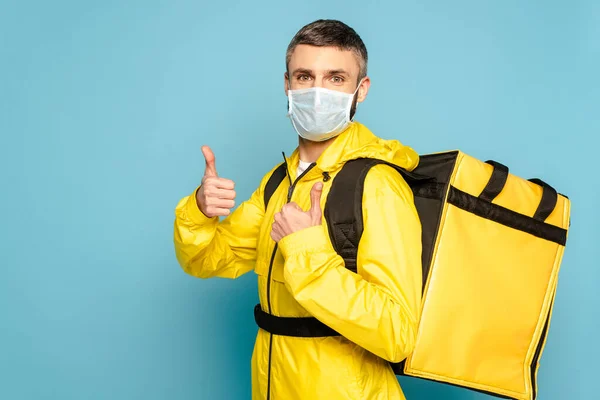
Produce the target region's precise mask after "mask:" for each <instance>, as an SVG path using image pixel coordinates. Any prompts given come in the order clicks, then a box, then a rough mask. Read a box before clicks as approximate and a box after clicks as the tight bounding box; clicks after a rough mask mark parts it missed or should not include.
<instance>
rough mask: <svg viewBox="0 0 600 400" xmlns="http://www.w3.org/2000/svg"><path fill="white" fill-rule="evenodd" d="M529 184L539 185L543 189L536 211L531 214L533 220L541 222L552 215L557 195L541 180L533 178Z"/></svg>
mask: <svg viewBox="0 0 600 400" xmlns="http://www.w3.org/2000/svg"><path fill="white" fill-rule="evenodd" d="M529 182H531V183H535V184H536V185H540V186H541V187H542V189H543V192H542V200H541V201H540V204H539V205H538V208H537V210H535V214H533V218H534V219H537V220H538V221H542V222H543V221H545V220H546V219H547V218H548V217H549V216H550V214H552V211H554V208H555V207H556V203H557V201H558V193H557V192H556V190H555V189H554V188H553V187H552V186H550V185H548V184H547V183H546V182H544V181H543V180H541V179H538V178H533V179H529Z"/></svg>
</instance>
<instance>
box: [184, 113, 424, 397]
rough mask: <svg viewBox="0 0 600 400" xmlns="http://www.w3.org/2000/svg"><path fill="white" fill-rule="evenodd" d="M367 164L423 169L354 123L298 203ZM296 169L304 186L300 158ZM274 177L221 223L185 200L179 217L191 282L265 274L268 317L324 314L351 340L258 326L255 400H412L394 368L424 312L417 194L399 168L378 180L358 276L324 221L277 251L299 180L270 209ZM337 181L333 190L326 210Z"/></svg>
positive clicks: (372, 187) (294, 158)
mask: <svg viewBox="0 0 600 400" xmlns="http://www.w3.org/2000/svg"><path fill="white" fill-rule="evenodd" d="M360 157H371V158H379V159H383V160H386V161H389V162H392V163H394V164H397V165H399V166H402V167H404V168H406V169H407V170H412V169H414V168H415V167H416V165H417V163H418V155H417V153H416V152H415V151H414V150H412V149H411V148H409V147H406V146H403V145H402V144H401V143H399V142H398V141H396V140H383V139H381V138H378V137H376V136H375V135H373V134H372V133H371V132H370V131H369V130H368V129H367V128H366V127H365V126H364V125H362V124H360V123H358V122H354V123H352V124H351V125H350V127H349V128H348V129H347V130H346V131H344V132H343V133H342V134H340V135H339V136H338V137H337V138H336V139H335V140H334V141H333V143H332V144H331V145H330V146H329V147H328V148H327V149H326V150H325V152H323V154H322V155H321V157H320V158H319V159H318V160H317V163H316V166H315V167H313V168H312V169H311V170H310V171H308V172H307V173H306V174H305V175H304V176H303V177H302V178H301V179H300V180H299V181H298V182H296V184H295V186H294V188H293V192H292V201H294V202H296V203H297V204H298V205H299V206H300V207H302V208H303V209H304V210H307V209H308V208H310V196H309V194H310V190H311V188H312V186H313V185H314V184H315V183H316V182H318V181H319V180H321V181H323V177H324V174H323V173H324V172H327V173H328V174H329V175H330V176H331V177H332V178H335V175H336V174H337V173H338V172H339V171H340V169H341V167H342V165H343V163H344V162H345V161H348V160H351V159H355V158H360ZM286 161H287V166H288V175H289V176H290V178H291V179H292V181H294V180H295V179H296V169H297V166H298V149H296V150H295V151H294V153H293V154H292V155H291V157H290V158H288V159H287V160H286ZM274 169H275V168H273V170H274ZM271 172H272V171H270V172H269V173H267V174H266V175H265V176H264V178H263V179H262V181H261V183H260V185H259V187H258V189H257V190H256V191H255V192H254V193H253V194H252V195H251V197H250V199H249V200H247V201H245V202H243V203H242V204H240V206H239V207H237V209H236V210H235V211H234V212H232V213H231V215H229V216H228V217H227V218H225V219H223V220H222V221H219V219H218V218H217V217H215V218H207V217H206V216H205V215H204V214H203V213H202V212H201V211H200V210H199V209H198V206H197V204H196V199H195V196H194V194H191V195H190V196H188V197H185V198H183V199H182V200H181V201H180V202H179V204H178V205H177V208H176V219H175V232H174V241H175V251H176V255H177V259H178V261H179V263H180V265H181V266H182V268H183V270H184V271H185V272H186V273H188V274H190V275H193V276H196V277H199V278H209V277H213V276H218V277H224V278H237V277H238V276H240V275H242V274H244V273H246V272H248V271H250V270H252V269H254V271H255V272H256V274H257V275H258V293H259V298H260V303H261V306H262V309H263V310H264V311H266V312H269V313H270V314H274V315H277V316H285V317H307V316H314V317H316V318H317V319H319V320H321V321H322V322H324V323H325V324H326V325H329V326H330V327H331V328H333V329H334V330H335V331H337V332H339V333H340V334H341V336H335V337H324V338H296V337H288V336H278V335H271V334H270V333H268V332H266V331H263V330H262V329H259V330H258V334H257V338H256V343H255V347H254V352H253V355H252V399H255V400H265V399H272V400H307V399H310V400H318V399H326V400H336V399H361V400H363V399H369V400H374V399H382V400H383V399H385V400H391V399H404V395H403V394H402V390H401V389H400V386H399V384H398V381H397V379H396V376H395V375H394V373H393V371H392V369H391V367H390V365H389V363H388V361H391V362H399V361H401V360H403V359H404V358H406V356H407V355H409V354H410V353H411V352H412V350H413V347H414V344H415V337H416V332H417V326H418V321H419V313H420V306H421V288H422V279H423V278H422V276H421V275H422V273H421V225H420V222H419V217H418V214H417V211H416V208H415V206H414V202H413V194H412V191H411V189H410V187H409V186H408V185H407V183H406V182H405V181H404V179H403V178H402V177H401V176H400V174H399V173H398V172H397V171H395V170H393V169H392V168H391V167H389V166H386V165H378V166H375V167H373V168H372V169H371V170H370V171H369V173H368V175H367V177H366V180H365V189H364V197H363V220H364V231H363V235H362V238H361V241H360V245H359V249H358V259H357V272H358V273H353V272H351V271H349V270H348V269H346V268H345V267H344V262H343V260H342V258H341V257H340V256H339V255H338V254H337V253H336V252H335V250H334V248H333V246H332V244H331V242H330V239H329V234H328V231H327V226H326V223H325V221H324V220H323V224H322V225H320V226H315V227H311V228H307V229H304V230H302V231H299V232H296V233H293V234H291V235H289V236H286V237H285V238H283V239H282V240H281V241H280V242H279V245H278V246H277V247H276V246H275V245H276V243H275V242H274V241H273V240H272V239H271V236H270V232H271V225H272V223H273V215H274V214H275V213H276V212H278V211H280V209H281V207H282V206H283V205H284V204H285V203H286V201H287V196H288V189H289V187H290V181H289V180H288V179H286V180H284V181H283V182H282V184H281V185H280V187H279V188H278V190H277V191H276V192H275V193H274V194H273V197H272V198H271V200H270V201H269V204H268V208H267V209H266V210H265V206H264V200H263V190H264V187H265V184H266V182H267V180H268V178H269V176H270V174H271ZM331 182H332V180H327V179H325V182H324V183H323V184H324V187H323V195H322V196H321V206H322V208H323V207H324V205H325V201H326V199H327V194H328V192H329V189H330V187H331ZM274 249H276V252H275V254H274V255H273V251H274ZM248 312H252V306H251V305H248Z"/></svg>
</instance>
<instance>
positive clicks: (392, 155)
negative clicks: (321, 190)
mask: <svg viewBox="0 0 600 400" xmlns="http://www.w3.org/2000/svg"><path fill="white" fill-rule="evenodd" d="M357 158H377V159H380V160H384V161H387V162H389V163H392V164H395V165H398V166H399V167H402V168H404V169H406V170H408V171H412V170H414V169H415V168H416V167H417V165H418V164H419V155H418V154H417V152H416V151H414V150H413V149H412V148H410V147H408V146H405V145H403V144H402V143H400V142H399V141H398V140H386V139H382V138H380V137H377V136H375V135H374V134H373V133H372V132H371V131H370V130H369V129H368V128H367V127H366V126H364V125H363V124H361V123H360V122H352V123H351V124H350V126H349V127H348V129H346V130H345V131H344V132H342V133H341V134H339V135H338V136H337V137H336V138H335V139H334V140H333V142H332V143H331V144H330V145H329V147H327V148H326V149H325V151H324V152H323V154H321V156H320V157H319V159H318V160H317V167H318V168H319V169H321V170H323V171H332V170H337V169H338V168H341V166H342V164H343V163H345V162H346V161H350V160H354V159H357ZM298 159H299V150H298V148H296V150H294V152H293V153H292V155H291V156H290V157H289V159H287V163H288V168H290V167H294V168H295V167H296V166H297V165H298Z"/></svg>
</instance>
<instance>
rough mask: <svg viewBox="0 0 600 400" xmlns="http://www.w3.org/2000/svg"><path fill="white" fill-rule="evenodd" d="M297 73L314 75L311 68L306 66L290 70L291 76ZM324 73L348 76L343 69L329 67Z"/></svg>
mask: <svg viewBox="0 0 600 400" xmlns="http://www.w3.org/2000/svg"><path fill="white" fill-rule="evenodd" d="M298 74H306V75H314V73H313V70H312V69H307V68H296V69H295V70H294V71H293V72H292V76H295V75H298ZM325 75H327V76H331V75H346V76H349V75H350V74H349V73H348V72H347V71H346V70H345V69H330V70H328V71H326V72H325Z"/></svg>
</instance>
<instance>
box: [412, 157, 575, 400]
mask: <svg viewBox="0 0 600 400" xmlns="http://www.w3.org/2000/svg"><path fill="white" fill-rule="evenodd" d="M492 169H493V168H492V166H490V165H489V164H486V163H483V162H481V161H479V160H477V159H475V158H473V157H470V156H468V155H466V154H464V153H459V155H458V158H457V161H456V165H455V167H454V172H453V175H452V177H451V179H450V184H451V185H452V186H454V187H456V188H457V189H459V190H462V191H463V192H466V193H468V194H470V195H473V196H479V194H480V193H481V191H482V190H483V188H484V187H485V186H486V184H487V182H488V180H489V178H490V176H491V173H492ZM541 197H542V189H541V187H539V186H538V185H535V184H533V183H531V182H528V181H527V180H524V179H521V178H519V177H517V176H514V175H512V174H509V176H508V179H507V181H506V184H505V186H504V188H503V190H502V192H501V193H500V194H499V195H498V197H496V199H494V201H493V203H494V204H498V205H500V206H502V207H505V208H508V209H510V210H512V211H515V212H517V213H519V214H523V215H525V216H528V217H532V216H533V215H534V213H535V210H536V209H537V207H538V205H539V203H540V200H541ZM569 214H570V203H569V200H568V199H567V198H566V197H564V196H562V195H559V196H558V200H557V205H556V207H555V209H554V211H553V212H552V214H550V216H549V217H548V218H547V219H546V223H548V224H551V225H555V226H558V227H560V228H564V229H567V228H568V226H569ZM563 251H564V246H562V245H559V244H557V243H554V242H551V241H548V240H545V239H541V238H538V237H536V236H533V235H531V234H529V233H525V232H522V231H519V230H516V229H513V228H510V227H507V226H504V225H501V224H499V223H497V222H494V221H491V220H488V219H485V218H482V217H479V216H476V215H474V214H472V213H469V212H467V211H464V210H462V209H460V208H458V207H456V206H454V205H452V204H448V203H447V204H445V207H444V211H443V213H442V219H441V222H440V227H439V230H438V237H437V242H436V245H435V248H434V255H433V261H432V265H431V268H430V273H429V277H428V278H427V277H426V278H427V281H428V284H427V286H426V290H425V294H424V296H423V309H422V318H421V321H420V325H419V330H418V335H417V341H416V345H415V350H414V352H413V353H412V354H411V355H410V356H409V357H408V359H407V362H406V364H405V373H406V374H407V375H411V376H417V377H424V378H428V379H432V380H437V381H442V382H447V383H452V384H456V385H460V386H465V387H469V388H473V389H479V390H484V391H488V392H493V393H496V394H501V395H505V396H508V397H510V398H514V399H520V400H530V399H532V398H533V385H532V379H531V364H532V360H533V358H534V353H535V350H536V347H537V344H538V343H539V342H540V338H541V334H542V330H543V328H544V324H545V322H546V317H547V316H548V314H549V312H550V311H551V309H550V308H551V302H552V299H553V297H554V293H555V290H556V283H557V279H558V271H559V266H560V262H561V259H562V255H563ZM542 342H543V338H542ZM534 369H535V370H537V365H534Z"/></svg>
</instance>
